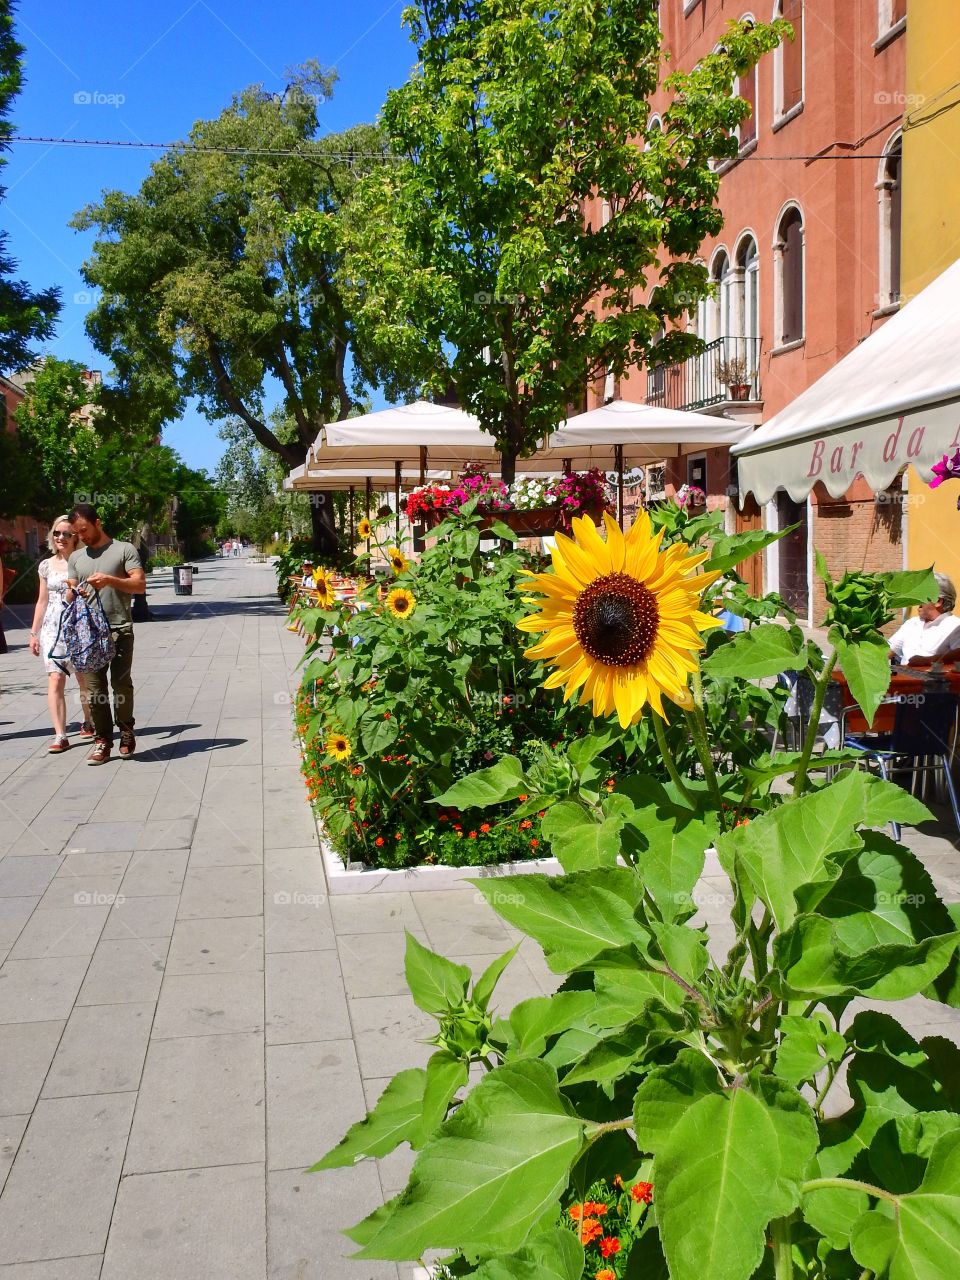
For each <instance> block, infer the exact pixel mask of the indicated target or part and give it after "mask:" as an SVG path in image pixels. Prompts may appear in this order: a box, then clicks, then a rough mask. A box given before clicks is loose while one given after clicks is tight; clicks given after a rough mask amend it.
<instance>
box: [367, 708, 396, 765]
mask: <svg viewBox="0 0 960 1280" xmlns="http://www.w3.org/2000/svg"><path fill="white" fill-rule="evenodd" d="M399 732H400V724H399V722H398V721H397V720H395V719H394V718H393V717H392V716H391V717H390V719H389V720H385V719H384V718H383V716H382V715H377V716H375V717H369V718H367V719H365V720H361V721H360V733H361V736H362V738H363V749H364V751H366V752H367V753H368V754H369V755H371V756H379V755H382V754H383V752H384V751H386V749H387V747H389V746H392V744H393V743H394V742H396V740H397V734H398V733H399Z"/></svg>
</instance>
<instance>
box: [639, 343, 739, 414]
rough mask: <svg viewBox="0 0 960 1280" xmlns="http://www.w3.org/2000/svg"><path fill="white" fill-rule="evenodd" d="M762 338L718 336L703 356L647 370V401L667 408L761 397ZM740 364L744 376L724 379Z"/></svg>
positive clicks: (701, 354) (707, 346)
mask: <svg viewBox="0 0 960 1280" xmlns="http://www.w3.org/2000/svg"><path fill="white" fill-rule="evenodd" d="M760 341H761V340H760V339H759V338H743V337H733V336H731V337H726V338H715V339H714V341H713V342H708V343H707V345H706V348H705V349H704V350H703V351H702V352H701V353H700V355H698V356H691V358H690V359H689V360H684V361H683V362H682V363H681V364H661V365H656V366H655V367H654V368H652V369H648V370H647V396H646V402H647V404H657V405H662V406H663V408H665V409H706V408H707V407H708V406H709V405H713V404H723V403H724V401H727V400H759V399H760ZM738 364H739V367H740V369H741V370H742V373H743V376H742V378H740V377H738V378H737V379H736V381H730V382H725V381H724V376H723V375H724V374H726V376H727V377H728V378H730V377H731V375H732V374H734V373H736V372H737V365H738ZM724 365H725V366H726V368H724ZM744 388H745V389H744Z"/></svg>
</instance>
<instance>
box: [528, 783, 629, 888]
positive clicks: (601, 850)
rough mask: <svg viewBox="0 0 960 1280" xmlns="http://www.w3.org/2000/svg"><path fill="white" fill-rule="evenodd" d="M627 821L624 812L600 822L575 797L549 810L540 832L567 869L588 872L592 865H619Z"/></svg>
mask: <svg viewBox="0 0 960 1280" xmlns="http://www.w3.org/2000/svg"><path fill="white" fill-rule="evenodd" d="M614 798H615V797H610V799H614ZM616 798H619V799H620V800H622V801H623V803H624V806H625V807H626V808H627V809H630V808H632V806H631V805H630V802H629V801H628V800H626V799H625V797H616ZM625 821H626V814H625V813H620V814H615V815H613V816H611V817H604V818H601V820H600V821H597V819H596V818H595V817H594V816H593V815H592V814H591V813H590V812H588V810H586V809H585V808H584V806H583V805H582V804H580V803H578V802H577V801H576V800H561V801H560V803H559V804H555V805H554V806H553V808H551V809H549V810H548V811H547V814H546V816H545V817H544V819H543V821H542V823H541V831H542V833H543V838H544V839H545V840H546V841H548V842H549V845H550V852H551V853H552V854H553V856H554V857H555V858H556V859H557V860H558V861H559V863H560V865H561V866H562V867H563V869H564V871H567V872H573V871H588V870H590V868H592V867H615V866H616V865H617V858H618V856H619V853H620V843H621V842H620V832H621V831H622V830H623V826H624V822H625Z"/></svg>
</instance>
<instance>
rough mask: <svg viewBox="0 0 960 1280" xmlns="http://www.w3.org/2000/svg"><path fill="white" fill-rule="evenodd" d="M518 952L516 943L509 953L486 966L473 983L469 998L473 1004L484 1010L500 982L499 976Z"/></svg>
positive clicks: (506, 952) (518, 946) (518, 947)
mask: <svg viewBox="0 0 960 1280" xmlns="http://www.w3.org/2000/svg"><path fill="white" fill-rule="evenodd" d="M519 950H520V943H519V942H518V943H517V945H516V946H515V947H511V948H510V950H509V951H505V952H504V954H503V955H502V956H498V957H497V959H496V960H494V961H492V963H491V964H489V965H487V967H486V969H484V971H483V973H482V974H481V975H480V977H479V978H478V979H477V981H476V982H475V983H474V987H473V991H472V993H471V998H472V1000H473V1003H474V1004H477V1005H479V1006H480V1008H481V1009H486V1007H487V1005H488V1004H489V1003H490V997H491V996H492V995H493V991H494V988H495V987H496V985H497V983H498V982H499V981H500V976H501V974H502V973H503V971H504V969H506V967H507V965H508V964H509V963H510V961H511V960H512V959H513V957H514V956H515V955H516V954H517V952H518V951H519Z"/></svg>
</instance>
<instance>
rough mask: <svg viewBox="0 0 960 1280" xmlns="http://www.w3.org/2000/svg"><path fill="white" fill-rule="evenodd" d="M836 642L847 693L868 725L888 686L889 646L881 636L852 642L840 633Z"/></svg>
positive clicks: (871, 721)
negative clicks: (850, 695) (848, 692)
mask: <svg viewBox="0 0 960 1280" xmlns="http://www.w3.org/2000/svg"><path fill="white" fill-rule="evenodd" d="M835 644H836V650H837V658H838V660H839V662H840V669H841V670H842V671H843V674H844V676H845V677H846V680H847V685H848V686H849V689H850V692H851V694H852V695H853V697H854V700H855V701H856V703H857V706H858V707H859V708H860V710H861V711H862V712H863V714H864V716H865V718H866V721H867V724H872V723H873V717H874V716H875V715H876V712H877V707H879V705H880V703H881V701H882V700H883V698H884V697H885V696H886V693H887V690H888V689H889V688H890V674H891V672H890V645H889V644H888V643H887V641H886V640H885V639H884V638H883V636H877V637H876V638H875V639H864V640H861V641H859V643H857V644H851V643H850V642H849V641H848V640H844V638H843V637H842V636H839V635H838V636H837V637H836V638H835Z"/></svg>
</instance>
